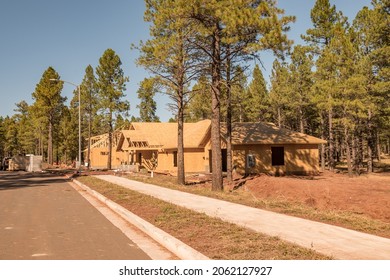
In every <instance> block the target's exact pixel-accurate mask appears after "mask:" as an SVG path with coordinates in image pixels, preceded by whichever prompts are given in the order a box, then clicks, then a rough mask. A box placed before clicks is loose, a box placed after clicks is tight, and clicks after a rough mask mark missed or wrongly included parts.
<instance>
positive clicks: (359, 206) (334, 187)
mask: <svg viewBox="0 0 390 280" xmlns="http://www.w3.org/2000/svg"><path fill="white" fill-rule="evenodd" d="M389 175H390V174H387V176H386V174H373V175H361V176H359V177H354V178H349V177H348V176H346V175H344V174H335V173H331V172H327V171H326V172H324V173H323V174H321V175H320V176H315V177H279V178H277V177H272V176H267V175H260V176H257V177H254V178H253V179H252V178H251V179H249V180H247V181H246V182H245V184H244V185H243V186H242V187H241V188H244V190H246V191H249V192H250V193H252V194H253V195H254V196H255V197H256V198H258V199H275V200H278V201H287V202H291V203H296V202H298V203H301V204H305V205H307V206H309V207H313V208H315V209H319V210H340V211H348V212H351V213H355V214H364V215H367V216H369V217H371V218H373V219H378V220H382V221H384V222H386V223H390V176H389Z"/></svg>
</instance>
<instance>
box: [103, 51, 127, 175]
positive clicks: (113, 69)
mask: <svg viewBox="0 0 390 280" xmlns="http://www.w3.org/2000/svg"><path fill="white" fill-rule="evenodd" d="M121 65H122V62H121V60H120V58H119V56H118V55H117V54H116V53H115V51H114V50H112V49H107V50H106V51H105V52H104V53H103V55H102V57H101V58H100V59H99V65H98V66H97V67H96V74H97V76H98V80H97V89H98V96H99V101H100V104H99V108H100V110H101V112H102V113H103V115H104V117H105V119H104V120H105V122H106V123H107V125H108V131H107V133H108V158H107V168H108V169H111V163H112V140H113V139H112V137H113V135H112V134H113V128H114V121H115V114H118V113H122V112H127V111H128V110H129V109H130V103H129V102H128V101H124V100H123V98H124V97H125V94H124V91H125V90H126V82H128V81H129V78H128V77H126V76H125V75H124V72H123V70H122V68H121Z"/></svg>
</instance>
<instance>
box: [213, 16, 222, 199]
mask: <svg viewBox="0 0 390 280" xmlns="http://www.w3.org/2000/svg"><path fill="white" fill-rule="evenodd" d="M220 32H221V31H220V27H219V24H218V23H215V29H214V33H213V38H212V40H213V43H212V58H213V60H212V64H211V75H212V78H211V106H212V115H211V154H212V173H213V174H212V190H213V191H222V190H223V177H222V151H221V123H220V118H221V115H220V114H221V108H220V107H221V106H220V105H221V103H220V98H221V34H220Z"/></svg>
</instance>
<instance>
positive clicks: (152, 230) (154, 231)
mask: <svg viewBox="0 0 390 280" xmlns="http://www.w3.org/2000/svg"><path fill="white" fill-rule="evenodd" d="M71 180H72V181H73V182H74V183H75V184H77V185H78V186H80V187H81V188H82V189H83V190H85V191H87V192H88V193H89V194H91V195H92V196H94V197H95V198H97V199H98V200H99V201H101V202H103V203H104V204H105V205H107V207H109V208H110V209H112V210H113V211H115V212H116V213H117V214H118V215H119V216H121V217H122V218H123V219H125V220H126V221H128V222H129V223H131V224H132V225H134V226H136V227H137V228H138V229H140V230H141V231H142V232H144V233H145V234H147V235H149V236H150V237H151V238H153V239H154V240H155V241H157V242H158V243H159V244H161V245H162V246H164V247H165V248H167V249H168V250H169V251H171V252H172V253H174V254H175V255H176V256H178V257H179V258H180V259H182V260H209V258H208V257H206V256H205V255H203V254H201V253H200V252H198V251H196V250H195V249H193V248H192V247H190V246H188V245H187V244H185V243H183V242H182V241H180V240H178V239H177V238H175V237H173V236H171V235H169V234H168V233H166V232H164V231H163V230H161V229H159V228H157V227H155V226H154V225H152V224H150V223H149V222H147V221H145V220H143V219H142V218H140V217H138V216H137V215H135V214H133V213H131V212H130V211H129V210H127V209H125V208H124V207H122V206H120V205H119V204H117V203H115V202H113V201H112V200H110V199H108V198H107V197H105V196H103V195H102V194H100V193H98V192H96V191H94V190H92V189H91V188H89V187H87V186H86V185H84V184H83V183H81V182H79V181H77V180H76V179H71Z"/></svg>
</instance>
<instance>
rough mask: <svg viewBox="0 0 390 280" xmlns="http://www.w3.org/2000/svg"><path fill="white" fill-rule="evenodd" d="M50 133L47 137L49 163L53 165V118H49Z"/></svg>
mask: <svg viewBox="0 0 390 280" xmlns="http://www.w3.org/2000/svg"><path fill="white" fill-rule="evenodd" d="M48 130H49V135H48V138H47V163H48V164H49V165H53V125H52V122H51V119H50V120H49V127H48Z"/></svg>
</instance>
